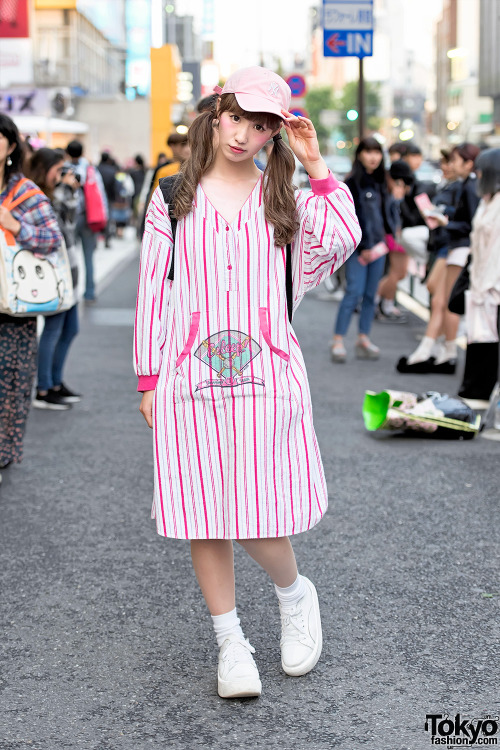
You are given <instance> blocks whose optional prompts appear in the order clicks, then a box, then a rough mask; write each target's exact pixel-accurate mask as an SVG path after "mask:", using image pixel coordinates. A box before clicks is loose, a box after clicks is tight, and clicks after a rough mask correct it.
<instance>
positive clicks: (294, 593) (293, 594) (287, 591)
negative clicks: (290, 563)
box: [274, 575, 306, 608]
mask: <svg viewBox="0 0 500 750" xmlns="http://www.w3.org/2000/svg"><path fill="white" fill-rule="evenodd" d="M274 589H275V591H276V595H277V597H278V599H279V600H280V602H281V605H282V606H283V607H286V608H292V607H294V606H295V605H296V604H298V602H299V600H300V599H302V597H303V596H304V594H305V593H306V585H305V583H304V581H303V580H302V577H301V576H300V575H297V578H296V580H295V581H294V582H293V583H292V585H291V586H287V587H286V588H284V589H282V588H280V586H276V584H274Z"/></svg>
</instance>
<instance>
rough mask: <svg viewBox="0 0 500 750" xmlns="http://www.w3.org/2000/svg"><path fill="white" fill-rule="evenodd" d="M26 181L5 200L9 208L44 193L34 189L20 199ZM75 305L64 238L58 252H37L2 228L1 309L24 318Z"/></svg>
mask: <svg viewBox="0 0 500 750" xmlns="http://www.w3.org/2000/svg"><path fill="white" fill-rule="evenodd" d="M23 182H24V181H23V180H21V181H19V182H18V183H17V184H16V185H15V187H14V188H13V190H12V191H11V192H10V193H9V194H8V195H7V197H6V198H5V200H4V202H3V205H4V206H5V207H6V208H7V209H8V210H9V211H11V210H12V209H13V208H15V207H16V206H18V205H20V204H21V203H22V202H23V201H25V200H27V199H28V198H30V197H31V196H32V195H35V194H37V193H40V192H41V191H40V190H38V189H35V188H33V189H32V190H27V191H26V192H25V193H23V195H21V196H18V197H17V198H16V196H15V193H16V191H17V190H18V189H19V187H20V185H22V184H23ZM73 304H74V291H73V282H72V279H71V268H70V264H69V259H68V253H67V250H66V245H65V244H64V239H63V241H62V244H61V245H60V246H59V248H58V249H57V250H55V251H54V252H52V253H49V254H48V255H37V254H36V252H32V251H31V250H25V249H23V248H22V247H20V246H19V245H18V244H17V242H16V240H15V237H14V235H13V234H12V233H11V232H9V231H7V230H5V229H3V228H2V227H0V312H1V313H5V314H7V315H12V316H13V317H21V318H27V317H33V316H34V315H55V314H56V313H58V312H63V311H64V310H69V308H70V307H72V306H73Z"/></svg>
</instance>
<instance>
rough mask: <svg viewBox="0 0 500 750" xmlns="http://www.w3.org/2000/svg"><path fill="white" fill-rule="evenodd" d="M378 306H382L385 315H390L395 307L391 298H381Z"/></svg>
mask: <svg viewBox="0 0 500 750" xmlns="http://www.w3.org/2000/svg"><path fill="white" fill-rule="evenodd" d="M380 306H381V308H382V312H383V313H384V314H385V315H390V314H391V313H392V312H393V311H394V308H395V307H396V305H395V304H394V300H393V299H384V298H382V301H381V303H380Z"/></svg>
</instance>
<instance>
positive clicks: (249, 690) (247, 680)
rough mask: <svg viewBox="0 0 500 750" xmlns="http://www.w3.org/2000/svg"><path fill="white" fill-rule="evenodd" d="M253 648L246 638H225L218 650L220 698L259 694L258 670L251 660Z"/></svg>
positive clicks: (248, 696) (260, 685)
mask: <svg viewBox="0 0 500 750" xmlns="http://www.w3.org/2000/svg"><path fill="white" fill-rule="evenodd" d="M254 653H255V649H254V647H253V646H251V645H250V643H249V641H248V638H247V639H246V640H244V641H242V640H241V638H238V636H236V635H230V636H228V637H227V638H226V640H225V641H224V643H223V644H222V646H221V647H220V651H219V666H218V669H217V692H218V693H219V695H220V697H221V698H251V697H255V696H258V695H260V694H261V692H262V683H261V681H260V677H259V670H258V669H257V665H256V664H255V662H254V660H253V656H252V654H254Z"/></svg>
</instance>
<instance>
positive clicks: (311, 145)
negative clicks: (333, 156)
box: [281, 109, 329, 180]
mask: <svg viewBox="0 0 500 750" xmlns="http://www.w3.org/2000/svg"><path fill="white" fill-rule="evenodd" d="M281 113H282V115H283V125H284V126H285V129H286V132H287V135H288V143H289V144H290V148H291V149H292V151H293V153H294V154H295V156H296V157H297V159H298V160H299V161H300V162H301V164H302V165H303V166H304V167H305V169H306V171H307V173H308V174H309V176H310V177H312V178H313V179H317V180H320V179H324V178H325V177H328V174H329V172H328V167H327V166H326V164H325V162H324V161H323V158H322V156H321V154H320V152H319V143H318V137H317V135H316V131H315V129H314V125H313V124H312V122H311V120H308V119H307V117H300V116H299V117H297V116H296V115H293V114H292V113H291V112H288V111H287V110H286V109H282V110H281Z"/></svg>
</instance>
